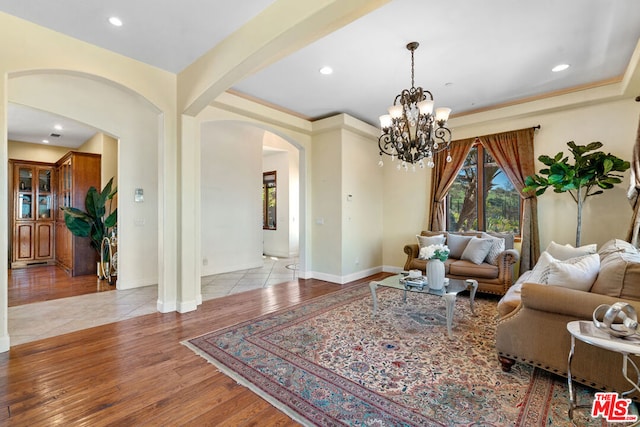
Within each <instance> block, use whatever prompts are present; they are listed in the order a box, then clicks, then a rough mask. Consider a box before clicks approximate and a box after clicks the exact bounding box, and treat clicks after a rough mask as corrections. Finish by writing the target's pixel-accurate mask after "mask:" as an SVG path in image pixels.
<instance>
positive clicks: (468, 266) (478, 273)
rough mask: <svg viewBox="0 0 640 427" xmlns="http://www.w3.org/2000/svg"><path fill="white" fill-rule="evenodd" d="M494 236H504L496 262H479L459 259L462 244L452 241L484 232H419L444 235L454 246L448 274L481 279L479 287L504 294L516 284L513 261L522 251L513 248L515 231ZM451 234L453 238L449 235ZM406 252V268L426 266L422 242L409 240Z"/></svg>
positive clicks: (447, 263) (516, 260)
mask: <svg viewBox="0 0 640 427" xmlns="http://www.w3.org/2000/svg"><path fill="white" fill-rule="evenodd" d="M488 234H489V235H491V236H492V237H494V238H500V239H504V245H505V248H504V250H503V251H502V252H500V253H499V255H498V256H497V257H496V259H495V262H494V263H489V262H486V261H485V262H481V263H479V264H476V263H474V262H471V261H468V260H464V259H460V250H457V251H456V247H457V249H460V248H461V247H460V245H459V244H456V245H453V244H452V243H453V239H454V238H456V241H458V240H460V239H459V237H460V236H465V237H481V236H482V235H483V233H481V232H472V233H448V232H446V231H440V232H434V231H422V232H421V233H420V236H425V237H432V236H436V235H444V236H445V239H446V240H445V244H447V245H448V246H449V247H450V248H451V249H452V251H451V254H450V255H449V259H447V261H445V275H446V276H447V277H449V278H452V279H461V280H464V279H475V280H477V281H478V291H479V292H484V293H489V294H496V295H504V294H505V292H507V289H509V287H510V286H511V285H512V284H513V282H514V277H513V265H514V264H515V263H516V262H518V260H519V259H520V255H519V253H518V251H516V250H515V249H513V234H500V233H488ZM450 235H451V236H452V237H451V238H450V237H449V236H450ZM404 252H405V253H406V254H407V260H406V262H405V264H404V269H405V270H407V271H408V270H422V272H425V270H426V263H427V261H426V260H422V259H419V254H420V246H419V244H418V243H413V244H407V245H405V247H404Z"/></svg>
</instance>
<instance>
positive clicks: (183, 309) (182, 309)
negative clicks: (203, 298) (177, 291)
mask: <svg viewBox="0 0 640 427" xmlns="http://www.w3.org/2000/svg"><path fill="white" fill-rule="evenodd" d="M197 309H198V303H197V302H196V301H195V300H193V301H181V302H179V303H178V307H177V309H176V311H177V312H178V313H188V312H190V311H196V310H197Z"/></svg>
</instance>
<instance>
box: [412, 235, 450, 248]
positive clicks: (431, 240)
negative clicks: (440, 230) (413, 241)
mask: <svg viewBox="0 0 640 427" xmlns="http://www.w3.org/2000/svg"><path fill="white" fill-rule="evenodd" d="M416 238H417V239H418V246H419V247H420V249H422V248H426V247H427V246H431V245H444V242H445V240H446V237H445V236H444V234H436V235H435V236H422V235H420V234H416Z"/></svg>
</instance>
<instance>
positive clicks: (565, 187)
mask: <svg viewBox="0 0 640 427" xmlns="http://www.w3.org/2000/svg"><path fill="white" fill-rule="evenodd" d="M567 145H568V146H569V151H570V152H571V154H572V156H573V164H571V163H569V157H568V156H566V157H565V156H564V153H563V152H562V151H561V152H559V153H558V154H556V155H555V156H553V157H549V156H545V155H543V156H540V157H538V160H540V161H541V162H542V163H543V164H544V165H545V166H546V168H543V169H540V172H539V174H535V175H531V176H528V177H526V178H525V181H524V183H525V188H524V191H535V193H536V195H537V196H539V195H541V194H543V193H544V192H545V191H546V190H547V188H549V187H552V188H553V191H554V192H555V193H569V194H570V195H571V197H572V198H573V201H574V202H576V204H577V205H578V218H577V227H576V246H580V231H581V228H582V207H583V205H584V203H585V201H586V200H587V198H588V197H591V196H595V195H597V194H602V193H603V192H604V190H608V189H610V188H613V186H614V185H616V184H619V183H621V182H622V175H620V173H619V172H624V171H626V170H627V169H629V166H630V165H629V162H627V161H625V160H622V159H621V158H619V157H616V156H614V155H613V154H611V153H604V152H603V151H594V150H598V149H599V148H601V147H602V143H601V142H592V143H590V144H588V145H576V144H575V143H574V142H573V141H569V142H567Z"/></svg>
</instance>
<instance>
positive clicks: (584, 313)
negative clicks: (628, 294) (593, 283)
mask: <svg viewBox="0 0 640 427" xmlns="http://www.w3.org/2000/svg"><path fill="white" fill-rule="evenodd" d="M521 299H522V304H521V307H520V308H523V307H525V308H529V309H532V310H537V311H546V312H549V313H556V314H562V315H565V316H569V317H572V318H577V319H585V320H588V319H591V318H592V317H593V311H594V310H595V309H596V307H598V306H599V305H600V304H607V305H611V304H614V303H615V302H618V301H621V300H622V298H616V297H610V296H607V295H601V294H594V293H591V292H584V291H578V290H575V289H570V288H563V287H561V286H549V285H541V284H539V283H523V284H522V295H521ZM624 301H625V302H628V303H630V304H631V305H632V306H633V307H634V308H635V309H636V311H637V312H640V301H632V300H624Z"/></svg>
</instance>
